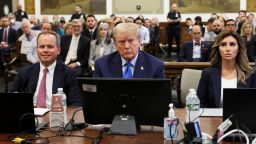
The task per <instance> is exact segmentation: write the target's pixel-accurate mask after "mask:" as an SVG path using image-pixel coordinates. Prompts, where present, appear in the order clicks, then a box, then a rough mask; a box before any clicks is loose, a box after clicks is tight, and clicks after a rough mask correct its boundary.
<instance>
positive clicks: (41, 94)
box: [36, 68, 48, 107]
mask: <svg viewBox="0 0 256 144" xmlns="http://www.w3.org/2000/svg"><path fill="white" fill-rule="evenodd" d="M47 72H48V69H47V68H45V69H44V71H43V77H42V80H41V82H40V86H39V91H38V95H37V101H36V106H37V107H46V74H47Z"/></svg>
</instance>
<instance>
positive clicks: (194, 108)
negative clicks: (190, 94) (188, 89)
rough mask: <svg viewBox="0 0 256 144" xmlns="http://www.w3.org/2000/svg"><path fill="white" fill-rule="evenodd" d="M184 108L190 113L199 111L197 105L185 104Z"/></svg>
mask: <svg viewBox="0 0 256 144" xmlns="http://www.w3.org/2000/svg"><path fill="white" fill-rule="evenodd" d="M186 108H187V110H190V111H197V110H199V109H200V105H199V104H186Z"/></svg>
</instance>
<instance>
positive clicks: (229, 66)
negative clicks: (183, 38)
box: [197, 31, 256, 108]
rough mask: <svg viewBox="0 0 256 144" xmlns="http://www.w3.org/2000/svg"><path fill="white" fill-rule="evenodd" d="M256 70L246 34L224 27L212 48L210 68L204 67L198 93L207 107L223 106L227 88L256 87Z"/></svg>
mask: <svg viewBox="0 0 256 144" xmlns="http://www.w3.org/2000/svg"><path fill="white" fill-rule="evenodd" d="M255 81H256V79H255V72H254V71H253V68H252V67H251V66H250V65H249V61H248V58H247V56H246V47H245V44H244V41H243V38H242V37H241V36H240V35H239V34H237V33H236V32H234V31H222V32H221V33H220V34H219V35H218V36H217V38H216V41H215V43H214V45H213V48H212V55H211V63H210V68H206V69H204V70H203V71H202V75H201V79H200V81H199V84H198V88H197V95H198V97H199V99H200V102H201V104H202V105H203V107H210V108H219V107H222V106H223V88H244V87H255V84H254V83H255Z"/></svg>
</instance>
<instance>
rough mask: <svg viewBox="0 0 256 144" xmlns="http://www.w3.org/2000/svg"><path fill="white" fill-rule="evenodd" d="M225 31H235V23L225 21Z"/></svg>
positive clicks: (230, 20) (231, 20)
mask: <svg viewBox="0 0 256 144" xmlns="http://www.w3.org/2000/svg"><path fill="white" fill-rule="evenodd" d="M225 30H230V31H236V21H235V20H233V19H228V20H226V21H225Z"/></svg>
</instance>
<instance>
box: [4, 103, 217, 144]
mask: <svg viewBox="0 0 256 144" xmlns="http://www.w3.org/2000/svg"><path fill="white" fill-rule="evenodd" d="M75 110H76V109H75V108H68V111H67V112H68V118H70V117H71V116H72V114H73V112H74V111H75ZM185 114H186V112H185V109H176V115H177V117H178V118H180V119H181V121H182V122H184V120H185ZM39 121H45V122H48V121H49V113H48V114H46V115H45V116H44V117H39ZM75 122H84V117H83V112H82V111H79V112H78V113H77V115H76V116H75ZM221 122H222V118H221V117H201V118H200V125H201V130H202V131H203V132H205V133H208V134H210V135H213V134H214V132H215V130H216V128H217V127H218V126H219V124H220V123H221ZM147 128H148V127H146V128H145V127H143V128H142V131H141V132H139V133H138V135H137V136H120V135H119V136H110V135H107V134H104V136H103V139H102V141H101V144H163V143H164V139H163V132H162V128H161V127H154V131H152V130H149V129H147ZM145 129H147V130H145ZM82 132H84V133H85V134H86V135H87V136H89V137H93V138H95V137H96V136H97V135H98V133H99V130H96V129H95V128H94V129H92V128H91V127H89V128H87V129H85V130H82ZM39 135H40V136H41V137H52V136H56V134H55V133H52V132H50V131H49V130H48V131H46V130H45V131H42V132H40V133H39ZM72 135H77V136H83V135H82V134H81V132H79V131H74V132H72ZM182 135H183V134H181V128H180V136H182ZM9 136H10V135H9V134H0V139H1V140H4V139H7V138H8V137H9ZM48 140H49V141H50V143H53V144H90V143H91V142H92V140H90V139H87V138H84V137H74V136H73V137H72V136H57V137H53V138H49V139H48ZM8 143H12V142H8V141H0V144H8Z"/></svg>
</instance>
